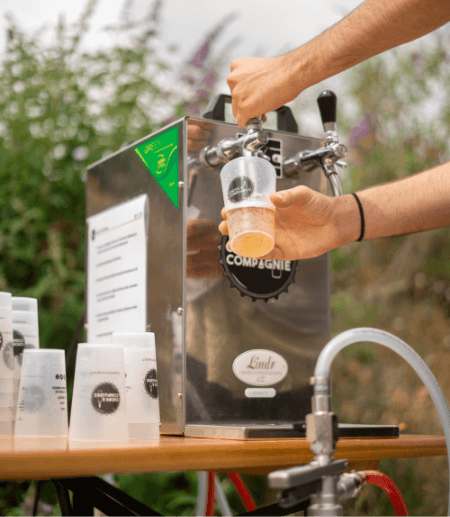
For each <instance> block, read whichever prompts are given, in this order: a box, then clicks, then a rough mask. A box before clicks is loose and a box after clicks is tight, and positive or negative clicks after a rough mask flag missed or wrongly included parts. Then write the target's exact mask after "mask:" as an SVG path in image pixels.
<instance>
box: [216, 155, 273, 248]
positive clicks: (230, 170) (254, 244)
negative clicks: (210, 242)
mask: <svg viewBox="0 0 450 517" xmlns="http://www.w3.org/2000/svg"><path fill="white" fill-rule="evenodd" d="M220 178H221V181H222V191H223V199H224V203H225V208H226V211H227V222H228V230H229V239H230V247H231V249H232V251H233V252H234V253H236V254H237V255H240V256H242V257H263V256H264V255H267V254H268V253H270V252H271V251H272V249H273V247H274V242H275V241H274V233H275V207H274V206H273V204H272V202H271V201H270V198H269V195H270V194H272V193H274V192H275V191H276V172H275V169H274V167H273V165H272V164H271V163H269V162H268V161H267V160H264V159H263V158H259V157H257V156H243V157H241V158H236V159H234V160H231V161H230V162H228V163H227V164H225V165H224V166H223V168H222V171H221V173H220Z"/></svg>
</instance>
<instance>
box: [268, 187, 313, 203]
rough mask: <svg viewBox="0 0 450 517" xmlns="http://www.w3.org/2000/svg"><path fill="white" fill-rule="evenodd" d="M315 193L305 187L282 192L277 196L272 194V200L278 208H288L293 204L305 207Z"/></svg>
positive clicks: (277, 193)
mask: <svg viewBox="0 0 450 517" xmlns="http://www.w3.org/2000/svg"><path fill="white" fill-rule="evenodd" d="M312 193H313V191H312V190H311V189H309V188H308V187H305V186H304V185H299V186H298V187H294V188H291V189H289V190H280V192H276V193H275V194H270V200H271V201H272V203H273V204H274V205H275V206H276V207H277V208H288V207H290V206H291V205H293V204H296V205H304V204H305V203H307V202H308V201H309V199H310V198H311V194H312Z"/></svg>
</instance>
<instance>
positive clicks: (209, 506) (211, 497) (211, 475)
mask: <svg viewBox="0 0 450 517" xmlns="http://www.w3.org/2000/svg"><path fill="white" fill-rule="evenodd" d="M215 474H216V473H215V472H208V500H207V503H206V512H205V515H214V488H215V487H214V476H215Z"/></svg>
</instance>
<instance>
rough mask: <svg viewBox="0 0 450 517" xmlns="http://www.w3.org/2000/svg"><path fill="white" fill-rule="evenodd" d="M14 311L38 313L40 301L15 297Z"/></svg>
mask: <svg viewBox="0 0 450 517" xmlns="http://www.w3.org/2000/svg"><path fill="white" fill-rule="evenodd" d="M11 303H12V310H13V311H26V312H35V313H36V314H37V312H38V301H37V299H36V298H25V297H21V296H13V297H12V299H11Z"/></svg>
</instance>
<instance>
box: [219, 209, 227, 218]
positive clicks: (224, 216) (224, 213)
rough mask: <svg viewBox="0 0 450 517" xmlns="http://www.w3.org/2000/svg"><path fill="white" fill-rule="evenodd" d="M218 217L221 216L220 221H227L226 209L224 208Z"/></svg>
mask: <svg viewBox="0 0 450 517" xmlns="http://www.w3.org/2000/svg"><path fill="white" fill-rule="evenodd" d="M220 215H221V216H222V219H225V221H226V220H227V209H226V208H225V207H223V208H222V210H221V211H220Z"/></svg>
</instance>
